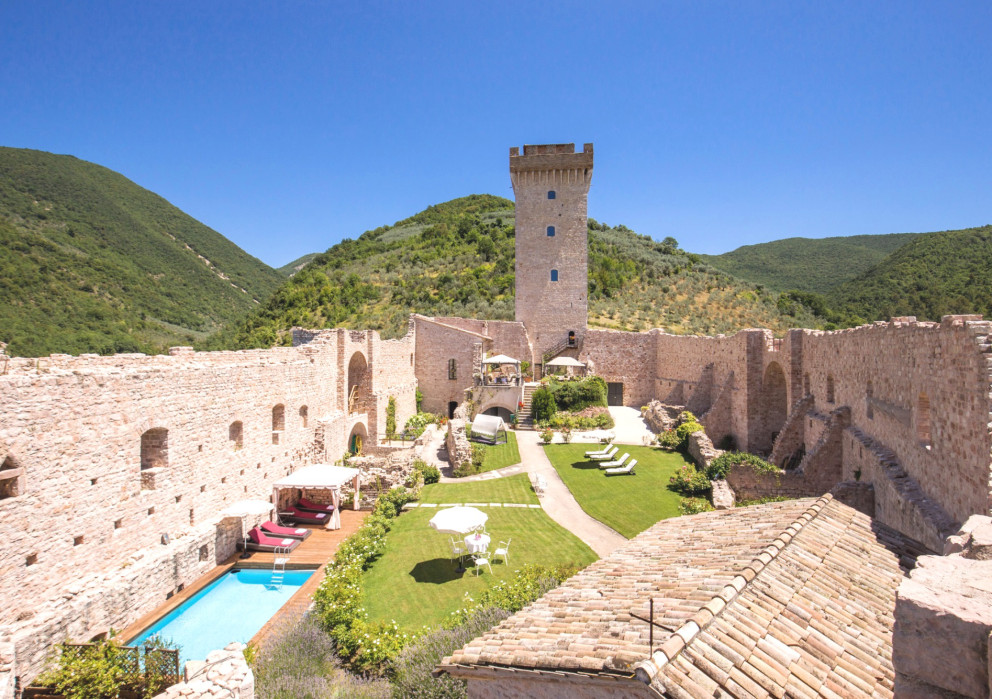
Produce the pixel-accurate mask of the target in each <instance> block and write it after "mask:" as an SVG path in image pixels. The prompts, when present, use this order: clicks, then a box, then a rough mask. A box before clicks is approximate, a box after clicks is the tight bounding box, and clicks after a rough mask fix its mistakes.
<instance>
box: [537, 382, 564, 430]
mask: <svg viewBox="0 0 992 699" xmlns="http://www.w3.org/2000/svg"><path fill="white" fill-rule="evenodd" d="M531 407H532V408H533V410H534V419H535V420H537V421H538V422H543V421H545V420H550V419H551V418H552V417H554V414H555V413H556V412H557V411H558V408H557V406H556V405H555V397H554V395H553V394H552V393H551V391H549V390H548V389H547V388H546V387H544V386H542V387H541V388H539V389H537V390H536V391H534V395H533V396H532V397H531Z"/></svg>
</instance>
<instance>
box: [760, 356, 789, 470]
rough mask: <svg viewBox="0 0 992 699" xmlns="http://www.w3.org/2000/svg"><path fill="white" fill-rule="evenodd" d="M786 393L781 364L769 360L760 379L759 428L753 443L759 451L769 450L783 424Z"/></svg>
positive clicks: (787, 405) (785, 413)
mask: <svg viewBox="0 0 992 699" xmlns="http://www.w3.org/2000/svg"><path fill="white" fill-rule="evenodd" d="M788 395H789V394H788V385H787V383H786V380H785V372H784V371H783V370H782V366H781V365H780V364H779V363H778V362H769V364H768V366H767V367H765V375H764V377H763V378H762V380H761V402H760V405H759V410H760V415H761V423H760V424H761V430H760V433H759V435H758V440H757V444H756V445H755V447H756V448H757V449H758V450H759V451H764V452H771V449H772V444H773V443H774V442H775V437H777V436H778V433H779V431H780V430H781V429H782V426H783V425H785V419H786V418H787V417H788V416H789V399H788Z"/></svg>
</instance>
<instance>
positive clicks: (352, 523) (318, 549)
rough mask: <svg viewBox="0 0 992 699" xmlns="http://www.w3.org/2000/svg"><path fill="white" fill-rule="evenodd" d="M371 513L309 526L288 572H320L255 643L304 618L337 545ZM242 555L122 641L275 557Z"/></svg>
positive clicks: (346, 512) (347, 515)
mask: <svg viewBox="0 0 992 699" xmlns="http://www.w3.org/2000/svg"><path fill="white" fill-rule="evenodd" d="M370 514H371V513H370V512H367V511H358V512H355V511H354V510H342V511H341V528H340V529H336V530H327V529H322V528H319V527H307V529H309V530H310V531H311V532H313V533H312V534H311V535H310V536H309V537H307V538H306V540H305V541H303V543H301V544H300V546H299V547H298V548H297V549H296V550H295V551H293V553H292V554H290V556H289V563H288V564H287V565H286V569H287V570H292V569H294V568H314V567H316V568H317V570H316V571H315V572H314V574H313V575H311V576H310V578H309V579H308V580H307V581H306V582H305V583H304V584H303V585H302V587H300V589H299V590H297V591H296V592H295V593H293V596H292V597H290V598H289V601H288V602H286V604H284V605H283V606H282V608H281V609H280V610H279V611H278V612H276V615H275V616H273V617H272V618H271V619H269V620H268V621H267V622H266V623H265V625H264V626H263V627H262V628H261V629H259V631H258V633H256V634H255V635H254V636H253V637H252V639H251V640H252V642H253V643H255V644H256V645H260V644H262V643H264V641H265V639H266V638H268V637H269V636H270V635H271V634H272V633H273V631H275V630H276V629H279V628H282V627H284V626H288V625H290V624H292V623H293V622H295V621H296V620H298V619H300V618H301V617H302V616H303V613H304V612H305V611H306V610H307V608H308V607H309V606H310V597H311V596H312V595H313V593H314V590H316V589H317V586H318V585H319V584H320V582H321V580H323V579H324V576H323V570H324V565H326V564H327V563H328V562H329V561H330V560H331V559H332V558H334V554H335V553H336V552H337V550H338V546H340V544H341V542H342V541H344V540H345V539H346V538H347V537H349V536H351V535H352V534H354V533H355V531H356V530H357V529H358V528H359V527H360V526H361V524H362V522H364V521H365V518H366V517H368V516H369V515H370ZM240 556H241V554H240V553H238V554H235V555H234V556H231V557H230V558H229V559H227V560H226V561H224V562H223V563H221V564H220V565H218V566H217V567H216V568H214V569H213V570H211V571H210V572H209V573H207V574H205V575H203V576H201V577H200V578H199V579H197V580H196V581H195V582H194V583H192V584H190V585H189V586H188V587H186V588H185V589H183V590H182V591H181V592H178V593H176V594H175V595H173V596H172V597H170V598H169V600H168V601H167V602H166V603H165V604H163V605H161V606H159V607H158V608H157V609H155V610H153V611H151V612H149V613H148V614H145V615H144V616H142V617H141V618H139V619H138V620H136V621H135V622H134V623H133V624H131V625H130V626H128V627H127V628H126V629H124V631H123V632H122V633H121V634H120V636H121V638H132V637H134V636H137V635H138V634H139V633H141V632H142V631H144V630H145V629H146V628H148V627H149V626H151V625H152V624H153V623H154V622H155V621H156V620H157V619H159V618H160V617H162V616H164V615H165V614H168V613H169V612H171V611H172V610H173V609H175V608H176V607H178V606H179V605H180V604H182V603H183V602H185V601H186V600H188V599H189V598H190V597H192V596H193V595H195V594H196V593H197V592H199V591H200V590H202V589H203V588H204V587H206V586H207V585H209V584H210V583H211V582H213V581H214V580H216V579H217V578H218V577H219V576H221V575H223V574H224V573H226V572H227V571H229V570H230V569H231V568H233V567H234V566H235V565H237V566H238V567H239V568H271V567H272V564H273V563H274V562H275V554H272V553H263V552H261V551H253V552H252V554H251V557H250V558H241V557H240Z"/></svg>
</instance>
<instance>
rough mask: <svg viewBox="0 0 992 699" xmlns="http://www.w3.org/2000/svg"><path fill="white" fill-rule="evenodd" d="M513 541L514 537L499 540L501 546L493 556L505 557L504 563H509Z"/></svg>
mask: <svg viewBox="0 0 992 699" xmlns="http://www.w3.org/2000/svg"><path fill="white" fill-rule="evenodd" d="M511 541H513V539H512V538H510V539H507V540H506V541H501V542H499V546H498V547H497V548H496V550H495V551H493V558H494V559H495V558H496V557H497V556H498V557H500V558H502V559H503V563H507V562H508V561H509V560H510V542H511Z"/></svg>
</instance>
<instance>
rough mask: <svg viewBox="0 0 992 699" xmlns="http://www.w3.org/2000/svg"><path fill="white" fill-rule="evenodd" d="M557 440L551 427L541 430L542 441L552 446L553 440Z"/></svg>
mask: <svg viewBox="0 0 992 699" xmlns="http://www.w3.org/2000/svg"><path fill="white" fill-rule="evenodd" d="M554 438H555V433H554V431H552V429H551V428H550V427H545V428H544V429H543V430H541V441H542V442H544V443H545V444H551V440H552V439H554Z"/></svg>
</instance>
